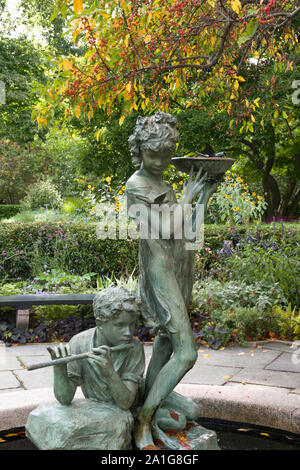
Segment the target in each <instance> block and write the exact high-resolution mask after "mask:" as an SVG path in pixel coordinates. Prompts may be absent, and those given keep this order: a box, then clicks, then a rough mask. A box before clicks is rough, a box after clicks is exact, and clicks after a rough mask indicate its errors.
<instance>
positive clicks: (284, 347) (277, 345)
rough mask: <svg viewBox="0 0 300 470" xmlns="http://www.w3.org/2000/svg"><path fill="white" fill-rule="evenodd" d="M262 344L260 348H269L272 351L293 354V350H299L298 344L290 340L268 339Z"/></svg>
mask: <svg viewBox="0 0 300 470" xmlns="http://www.w3.org/2000/svg"><path fill="white" fill-rule="evenodd" d="M261 346H262V349H271V350H273V351H280V352H287V353H291V354H293V353H294V352H295V351H299V352H300V345H299V344H297V343H295V342H294V343H292V342H286V343H285V342H279V341H269V342H268V343H265V344H263V345H261Z"/></svg>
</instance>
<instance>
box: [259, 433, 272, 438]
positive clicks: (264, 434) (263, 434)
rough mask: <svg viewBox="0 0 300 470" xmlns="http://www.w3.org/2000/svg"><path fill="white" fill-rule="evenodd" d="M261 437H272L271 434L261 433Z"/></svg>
mask: <svg viewBox="0 0 300 470" xmlns="http://www.w3.org/2000/svg"><path fill="white" fill-rule="evenodd" d="M260 435H261V436H267V437H270V434H268V433H267V432H261V433H260Z"/></svg>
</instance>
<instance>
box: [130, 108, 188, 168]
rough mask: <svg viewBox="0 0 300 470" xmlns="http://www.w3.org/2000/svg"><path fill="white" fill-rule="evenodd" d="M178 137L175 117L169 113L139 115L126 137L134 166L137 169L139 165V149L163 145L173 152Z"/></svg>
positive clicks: (157, 147)
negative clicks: (127, 137) (131, 130)
mask: <svg viewBox="0 0 300 470" xmlns="http://www.w3.org/2000/svg"><path fill="white" fill-rule="evenodd" d="M178 137H179V132H178V130H177V119H176V118H175V117H174V116H172V115H171V114H167V113H162V112H158V113H156V114H153V115H152V116H150V117H141V116H139V117H138V119H137V121H136V125H135V128H134V132H133V134H132V135H131V136H130V137H129V139H128V143H129V148H130V154H131V157H132V163H133V165H134V167H135V168H136V169H139V168H140V166H141V163H142V155H141V150H153V151H157V150H158V149H159V148H161V147H163V148H165V149H166V150H171V151H173V152H174V151H175V149H176V143H177V142H178Z"/></svg>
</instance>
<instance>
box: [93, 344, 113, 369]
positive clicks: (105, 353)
mask: <svg viewBox="0 0 300 470" xmlns="http://www.w3.org/2000/svg"><path fill="white" fill-rule="evenodd" d="M88 357H89V359H93V360H94V361H95V362H96V363H97V364H99V365H100V367H101V369H102V370H103V372H104V373H109V372H110V371H111V370H112V369H113V363H112V360H111V356H110V348H109V347H108V346H101V347H100V348H93V349H92V351H91V352H90V353H89V354H88Z"/></svg>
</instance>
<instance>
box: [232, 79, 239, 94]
mask: <svg viewBox="0 0 300 470" xmlns="http://www.w3.org/2000/svg"><path fill="white" fill-rule="evenodd" d="M233 87H234V89H235V90H236V91H237V90H238V89H239V82H238V80H235V81H234V84H233Z"/></svg>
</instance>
